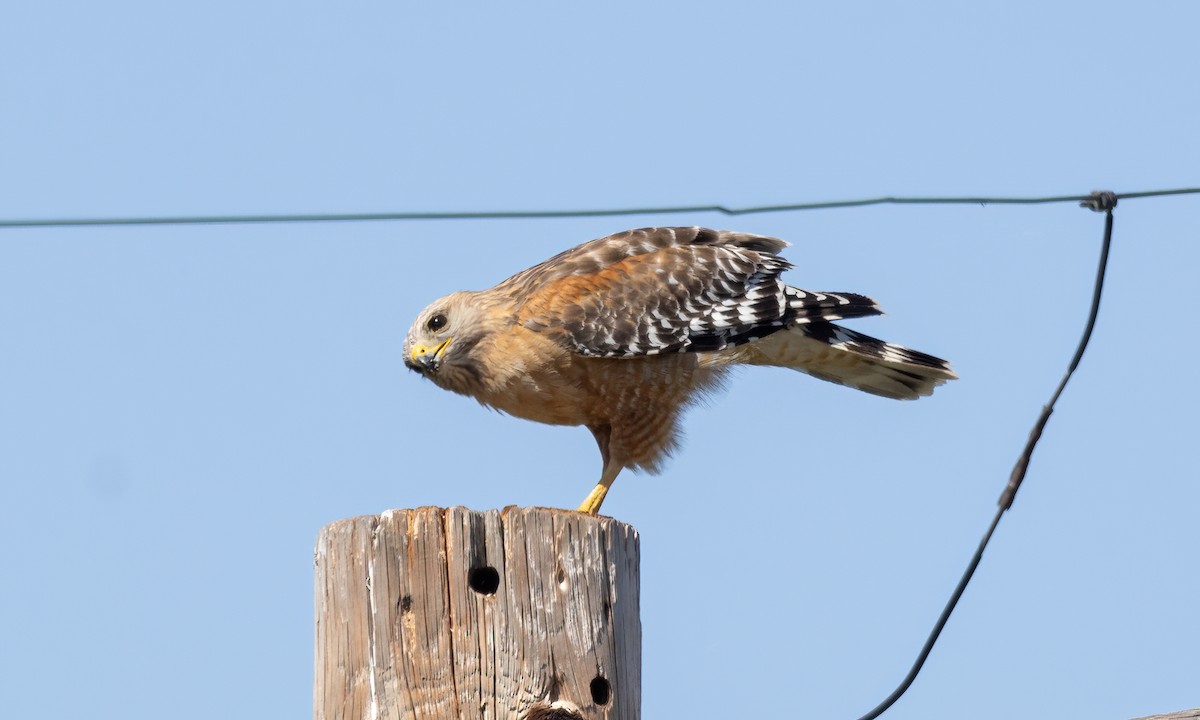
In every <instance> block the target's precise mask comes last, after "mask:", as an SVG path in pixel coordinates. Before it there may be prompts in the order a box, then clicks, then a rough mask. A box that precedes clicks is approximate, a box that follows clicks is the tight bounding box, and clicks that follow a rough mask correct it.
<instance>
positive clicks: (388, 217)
mask: <svg viewBox="0 0 1200 720" xmlns="http://www.w3.org/2000/svg"><path fill="white" fill-rule="evenodd" d="M1197 193H1200V188H1176V189H1172V190H1147V191H1142V192H1132V193H1119V194H1117V198H1118V199H1120V200H1128V199H1135V198H1146V197H1160V196H1166V195H1192V194H1197ZM1089 197H1091V196H1090V195H1048V196H1044V197H890V196H889V197H877V198H869V199H863V200H832V201H829V202H813V203H795V204H790V205H758V206H752V207H743V208H729V207H725V206H724V205H680V206H674V207H642V208H620V209H608V210H606V209H595V210H495V211H492V210H485V211H478V212H389V213H313V214H280V215H193V216H177V217H175V216H170V217H124V218H120V217H118V218H46V219H38V218H32V219H24V220H21V219H18V220H0V228H34V227H88V226H91V227H95V226H105V225H228V224H263V223H325V222H371V221H374V222H382V221H398V220H514V219H538V218H585V217H611V216H615V215H669V214H681V213H720V214H722V215H754V214H761V213H776V212H797V211H801V210H831V209H834V208H853V207H865V206H868V205H1046V204H1049V203H1065V202H1083V201H1085V200H1087V199H1088V198H1089Z"/></svg>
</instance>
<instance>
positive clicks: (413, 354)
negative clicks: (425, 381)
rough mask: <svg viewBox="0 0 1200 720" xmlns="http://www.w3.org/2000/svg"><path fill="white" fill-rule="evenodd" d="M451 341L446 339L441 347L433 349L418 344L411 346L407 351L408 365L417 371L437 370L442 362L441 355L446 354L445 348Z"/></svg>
mask: <svg viewBox="0 0 1200 720" xmlns="http://www.w3.org/2000/svg"><path fill="white" fill-rule="evenodd" d="M451 340H453V338H446V339H445V340H444V341H442V344H441V345H438V346H437V347H433V348H431V347H429V346H428V345H421V344H420V343H417V344H415V345H413V346H412V350H410V351H409V355H408V365H409V366H410V367H413V368H417V369H419V370H426V371H433V370H437V366H438V364H439V363H441V361H442V355H445V354H446V347H447V346H448V345H449V344H450V341H451Z"/></svg>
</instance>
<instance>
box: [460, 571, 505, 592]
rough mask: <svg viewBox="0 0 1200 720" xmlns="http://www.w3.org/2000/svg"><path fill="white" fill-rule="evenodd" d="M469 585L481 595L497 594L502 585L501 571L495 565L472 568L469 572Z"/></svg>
mask: <svg viewBox="0 0 1200 720" xmlns="http://www.w3.org/2000/svg"><path fill="white" fill-rule="evenodd" d="M467 585H470V586H471V589H472V590H474V591H475V592H477V593H479V594H480V595H495V594H496V590H497V589H499V587H500V573H498V572H496V568H494V567H477V568H471V571H470V572H469V573H467Z"/></svg>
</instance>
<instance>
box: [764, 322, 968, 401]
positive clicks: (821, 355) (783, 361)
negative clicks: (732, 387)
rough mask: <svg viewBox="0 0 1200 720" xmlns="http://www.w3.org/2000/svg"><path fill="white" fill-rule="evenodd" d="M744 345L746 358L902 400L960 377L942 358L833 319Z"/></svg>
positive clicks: (919, 394) (791, 328) (922, 395)
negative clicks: (883, 338) (864, 332)
mask: <svg viewBox="0 0 1200 720" xmlns="http://www.w3.org/2000/svg"><path fill="white" fill-rule="evenodd" d="M744 347H746V348H747V350H748V352H747V353H746V354H745V356H744V357H743V362H749V363H751V364H754V365H774V366H777V367H788V368H792V369H793V370H799V371H801V372H806V373H808V374H809V375H812V376H813V377H816V378H820V379H821V380H828V381H829V382H834V383H837V384H839V385H845V386H847V387H852V388H855V389H856V390H862V391H863V392H868V393H872V394H874V395H882V396H884V397H889V398H894V399H896V400H916V399H917V398H919V397H924V396H926V395H929V394H930V393H932V392H933V389H934V388H935V387H937V386H938V385H941V384H942V383H944V382H946V381H947V380H954V379H955V378H957V377H958V376H957V375H955V374H954V371H953V370H951V369H950V364H949V363H947V362H946V361H945V360H942V359H941V358H936V357H934V356H932V355H926V354H925V353H923V352H917V351H916V350H909V349H908V348H906V347H901V346H899V345H893V344H892V343H889V342H884V341H883V340H878V339H876V338H873V337H870V336H869V335H863V334H862V333H859V332H855V331H853V330H850V329H848V328H844V327H842V326H840V325H835V324H833V323H830V322H810V323H804V324H800V325H793V326H791V327H790V328H788V329H787V330H784V331H782V332H777V333H773V334H772V335H770V336H768V337H765V338H763V339H762V340H759V341H758V342H755V343H751V344H750V345H748V346H744Z"/></svg>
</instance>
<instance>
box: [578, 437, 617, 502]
mask: <svg viewBox="0 0 1200 720" xmlns="http://www.w3.org/2000/svg"><path fill="white" fill-rule="evenodd" d="M588 430H591V431H592V435H593V436H595V438H596V444H597V445H599V446H600V459H601V460H602V461H603V462H604V469H603V470H602V471H601V472H600V482H598V483H596V487H594V488H592V491H591V492H590V493H588V496H587V497H586V498H584V500H583V504H581V505H580V506H579V512H583V513H588V514H589V515H595V514H597V513H599V512H600V506H601V505H602V504H603V503H604V496H605V495H607V494H608V489H609V488H610V487H612V484H613V480H616V479H617V475H619V474H620V473H621V469H622V468H623V467H624V466H623V465H622V464H621V463H614V462H613V461H612V458H611V457H610V456H609V454H608V438H609V435H611V433H612V428H611V427H609V426H608V425H589V426H588Z"/></svg>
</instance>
